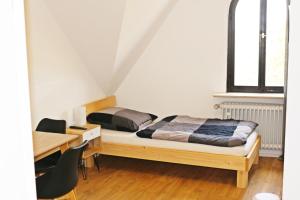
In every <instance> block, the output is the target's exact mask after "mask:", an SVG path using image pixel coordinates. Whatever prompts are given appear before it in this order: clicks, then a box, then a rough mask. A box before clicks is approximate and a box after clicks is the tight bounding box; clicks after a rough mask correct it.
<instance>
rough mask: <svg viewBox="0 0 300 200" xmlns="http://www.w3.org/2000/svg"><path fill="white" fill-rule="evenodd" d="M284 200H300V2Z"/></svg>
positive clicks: (294, 6)
mask: <svg viewBox="0 0 300 200" xmlns="http://www.w3.org/2000/svg"><path fill="white" fill-rule="evenodd" d="M290 16H291V18H290V49H289V70H288V90H287V91H288V92H287V118H286V140H285V162H284V182H283V199H284V200H298V199H299V180H300V170H299V169H300V159H299V141H300V134H299V113H300V106H299V102H300V95H299V85H300V82H299V75H300V67H299V65H300V57H299V52H300V37H299V35H300V24H299V19H300V2H299V1H292V2H291V15H290Z"/></svg>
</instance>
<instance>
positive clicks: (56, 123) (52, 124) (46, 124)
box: [35, 118, 66, 133]
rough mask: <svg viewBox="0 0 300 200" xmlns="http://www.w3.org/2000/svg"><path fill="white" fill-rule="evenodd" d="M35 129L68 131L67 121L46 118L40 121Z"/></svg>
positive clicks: (57, 131) (54, 131)
mask: <svg viewBox="0 0 300 200" xmlns="http://www.w3.org/2000/svg"><path fill="white" fill-rule="evenodd" d="M35 130H36V131H43V132H52V133H66V121H65V120H56V119H50V118H44V119H42V120H41V121H40V122H39V124H38V126H37V127H36V129H35Z"/></svg>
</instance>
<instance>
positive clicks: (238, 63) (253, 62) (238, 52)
mask: <svg viewBox="0 0 300 200" xmlns="http://www.w3.org/2000/svg"><path fill="white" fill-rule="evenodd" d="M259 20H260V0H240V1H239V3H238V4H237V7H236V12H235V63H234V70H235V71H234V73H235V74H234V85H236V86H258V69H259V67H258V65H259V24H260V23H259Z"/></svg>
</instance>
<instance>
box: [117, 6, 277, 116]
mask: <svg viewBox="0 0 300 200" xmlns="http://www.w3.org/2000/svg"><path fill="white" fill-rule="evenodd" d="M172 2H173V5H169V11H168V15H167V16H166V17H165V18H164V21H163V23H160V26H159V27H156V29H157V30H156V32H155V35H154V36H153V37H152V40H151V41H149V42H148V46H147V47H145V48H144V49H143V51H142V54H141V55H140V56H139V57H135V58H134V56H133V57H131V58H130V59H136V60H133V61H131V63H132V65H133V66H130V69H129V70H128V72H129V73H128V75H127V76H126V78H124V81H123V82H122V83H121V85H120V87H119V88H118V89H117V91H116V95H117V97H118V103H119V104H120V105H122V106H128V107H133V108H136V109H140V110H147V111H151V112H153V113H156V114H159V115H169V114H189V115H193V116H202V117H215V116H216V114H217V112H216V111H215V110H214V109H213V105H214V104H215V103H219V102H221V101H226V100H227V101H228V100H230V99H224V98H223V99H220V98H217V99H216V98H213V97H212V94H214V93H218V92H225V91H226V68H227V24H228V10H229V5H230V2H231V1H230V0H222V1H219V0H212V1H204V0H200V1H199V0H185V1H172ZM174 2H175V3H174ZM162 5H163V4H161V6H162ZM166 5H168V4H166ZM149 7H150V8H149ZM152 7H154V8H155V7H157V4H155V3H153V5H150V3H148V4H147V7H146V8H143V7H142V6H140V5H139V4H138V3H137V2H134V1H131V3H130V4H127V7H126V12H125V18H124V22H123V27H122V32H123V31H124V30H127V33H126V34H125V33H124V34H122V35H121V39H120V44H121V45H122V44H123V45H124V46H126V47H128V49H130V48H129V47H130V45H126V44H127V43H128V41H130V42H132V39H131V36H130V35H134V34H132V33H128V32H129V30H130V26H133V24H134V25H135V27H140V29H141V30H142V28H141V27H142V26H143V24H141V23H143V20H141V19H140V18H139V17H136V16H135V15H134V14H131V15H133V16H134V17H133V16H132V17H130V16H129V14H128V12H130V13H134V12H133V11H132V10H134V9H141V10H139V13H143V12H147V10H151V8H152ZM143 9H144V10H145V11H143ZM165 9H166V6H165ZM170 9H171V10H170ZM136 12H137V11H136ZM159 13H160V12H157V15H159ZM156 18H158V17H156ZM126 24H127V27H125V26H126ZM133 30H135V29H133ZM124 32H125V31H124ZM136 32H137V31H136ZM135 35H138V34H135ZM126 36H127V38H126ZM123 40H124V41H123ZM121 45H120V46H119V51H122V49H121V50H120V48H122V46H121ZM125 53H126V51H124V50H123V54H125ZM139 53H141V52H139ZM120 54H121V53H120ZM120 54H119V55H120ZM125 67H126V66H125ZM235 100H237V101H253V100H251V99H235ZM255 101H257V100H255ZM258 101H260V102H271V103H282V100H274V101H270V100H269V101H266V100H265V99H260V100H258Z"/></svg>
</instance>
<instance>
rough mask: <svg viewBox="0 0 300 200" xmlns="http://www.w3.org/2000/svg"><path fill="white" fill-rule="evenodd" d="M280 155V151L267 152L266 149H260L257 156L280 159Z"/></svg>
mask: <svg viewBox="0 0 300 200" xmlns="http://www.w3.org/2000/svg"><path fill="white" fill-rule="evenodd" d="M281 155H282V151H281V150H267V149H261V150H259V156H260V157H275V158H277V157H280V156H281Z"/></svg>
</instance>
